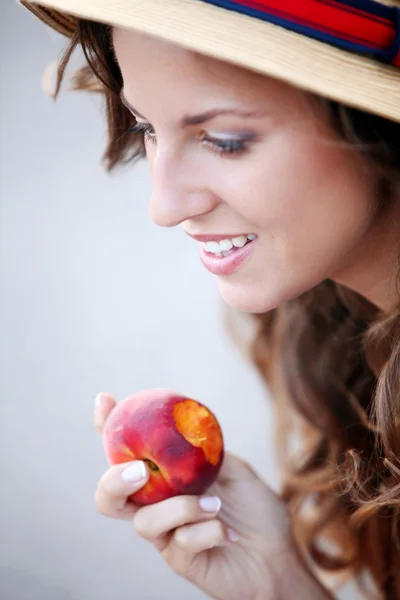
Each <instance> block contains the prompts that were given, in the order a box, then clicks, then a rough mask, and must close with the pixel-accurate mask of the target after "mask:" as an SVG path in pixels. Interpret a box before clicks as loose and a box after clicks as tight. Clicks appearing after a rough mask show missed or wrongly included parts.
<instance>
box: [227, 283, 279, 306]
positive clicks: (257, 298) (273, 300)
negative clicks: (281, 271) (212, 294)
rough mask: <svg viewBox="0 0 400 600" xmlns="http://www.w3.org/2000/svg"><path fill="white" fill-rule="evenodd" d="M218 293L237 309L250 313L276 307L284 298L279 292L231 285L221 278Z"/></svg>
mask: <svg viewBox="0 0 400 600" xmlns="http://www.w3.org/2000/svg"><path fill="white" fill-rule="evenodd" d="M218 288H219V293H220V294H221V297H222V299H223V300H224V301H225V302H226V304H228V305H229V306H231V307H232V308H235V309H237V310H240V311H242V312H245V313H251V314H262V313H265V312H268V311H270V310H273V309H274V308H277V307H278V306H280V305H281V304H283V302H285V300H286V299H282V298H281V297H280V296H279V294H278V293H277V292H276V290H275V292H272V290H271V293H270V294H268V290H254V289H252V288H251V287H248V288H247V287H245V286H231V285H229V284H227V283H226V282H223V281H221V280H219V281H218Z"/></svg>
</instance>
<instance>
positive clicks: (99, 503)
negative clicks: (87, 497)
mask: <svg viewBox="0 0 400 600" xmlns="http://www.w3.org/2000/svg"><path fill="white" fill-rule="evenodd" d="M94 503H95V506H96V510H97V512H98V513H100V514H101V515H103V516H107V511H106V508H105V506H104V502H103V499H102V493H101V488H100V486H98V487H97V489H96V491H95V493H94Z"/></svg>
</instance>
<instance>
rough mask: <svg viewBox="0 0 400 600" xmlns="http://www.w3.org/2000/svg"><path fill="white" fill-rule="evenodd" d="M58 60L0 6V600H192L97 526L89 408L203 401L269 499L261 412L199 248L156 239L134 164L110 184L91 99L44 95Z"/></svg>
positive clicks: (25, 20) (16, 12)
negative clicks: (126, 400) (132, 401)
mask: <svg viewBox="0 0 400 600" xmlns="http://www.w3.org/2000/svg"><path fill="white" fill-rule="evenodd" d="M62 47H63V40H62V39H60V37H59V36H57V35H54V34H53V33H51V32H50V31H48V30H47V28H45V27H44V26H42V25H41V24H40V23H38V22H36V20H35V19H34V18H33V17H32V16H31V15H30V14H29V13H27V12H25V11H24V10H23V9H22V8H21V7H19V6H18V5H17V4H16V3H15V2H13V0H6V1H5V0H2V2H1V5H0V82H1V88H0V273H1V280H0V281H1V283H0V285H1V294H0V331H1V336H0V360H1V379H0V394H1V405H0V406H1V408H0V410H1V414H0V443H1V448H0V450H1V455H0V456H1V459H0V460H1V493H0V511H1V512H0V515H1V516H0V526H1V536H0V597H1V599H2V600H22V599H23V600H33V599H35V600H36V599H40V600H46V599H51V600H112V599H115V598H128V599H130V600H133V599H134V600H166V599H171V600H179V599H182V600H183V599H184V600H197V599H200V598H204V596H203V594H201V593H200V592H199V591H197V590H196V589H195V588H194V587H193V586H191V585H190V584H189V583H187V582H186V581H184V580H183V579H181V578H179V577H177V576H176V575H174V574H173V573H172V572H171V571H170V570H169V568H168V567H167V566H166V565H165V564H164V562H163V561H162V559H161V558H160V557H159V555H158V554H157V553H156V551H155V550H154V549H153V548H152V547H151V546H150V545H148V544H146V543H145V542H143V541H142V540H141V539H139V538H138V537H137V536H136V534H135V532H134V530H133V528H132V527H131V526H130V525H129V523H126V522H123V523H121V522H117V521H112V520H108V519H106V518H104V517H101V516H99V515H98V514H97V513H96V511H95V508H94V502H93V494H94V489H95V486H96V482H97V480H98V478H99V477H100V475H101V474H102V472H103V471H104V470H105V469H106V468H107V463H106V460H105V457H104V453H103V451H102V447H101V443H100V441H99V439H98V438H97V435H96V433H95V432H94V430H93V427H92V406H93V401H94V398H95V395H96V393H97V392H98V391H110V392H112V393H114V394H115V395H116V396H117V398H118V399H122V398H123V397H124V396H126V395H127V394H129V393H132V392H134V391H137V390H140V389H144V388H151V387H169V388H172V389H175V390H177V391H180V392H182V393H185V394H188V395H191V396H192V397H195V398H198V399H199V400H202V401H204V402H205V403H206V404H208V405H209V406H210V407H211V408H212V409H213V410H214V411H215V413H216V414H217V416H218V418H219V420H220V422H221V424H222V427H223V430H224V433H225V441H226V447H227V449H228V450H230V451H233V452H235V453H237V454H239V455H241V456H242V457H243V458H245V459H247V460H249V461H250V462H251V463H252V465H253V466H254V467H255V468H256V469H257V470H258V471H259V473H260V474H261V475H262V476H263V477H264V478H265V479H266V481H268V482H269V483H270V484H271V485H272V486H276V473H275V470H274V456H273V450H272V448H273V444H272V439H271V437H272V436H271V432H272V426H273V422H272V413H271V405H270V402H269V401H268V398H267V391H266V390H265V388H264V385H263V383H262V382H261V380H260V378H259V377H258V375H257V374H256V373H255V371H254V369H253V367H252V366H251V365H250V364H248V363H246V362H245V361H244V360H243V359H242V357H241V356H240V354H239V352H238V351H237V350H236V348H235V347H234V346H233V345H232V343H231V341H230V340H229V337H228V335H227V334H226V333H225V331H224V328H223V325H222V320H221V314H222V302H221V300H220V299H219V296H218V292H217V289H216V285H215V281H214V279H213V276H211V275H210V274H209V273H208V272H207V271H205V269H204V267H203V266H202V265H201V263H200V260H199V258H198V255H197V252H198V250H197V245H196V243H195V242H193V241H192V240H190V239H189V238H187V237H186V235H185V234H184V233H183V232H182V230H181V229H173V230H164V229H160V228H158V227H156V226H154V225H153V224H152V223H151V221H150V218H149V216H148V206H147V202H148V198H149V194H150V180H149V174H148V170H147V166H146V164H145V163H144V162H142V163H140V164H139V165H138V166H137V167H135V168H134V169H129V170H126V171H124V172H119V173H116V174H115V175H113V176H110V175H108V174H106V173H105V172H104V171H103V170H102V167H101V165H100V155H101V151H102V149H103V146H104V141H105V129H104V119H103V115H102V108H101V105H100V104H99V103H98V101H97V99H96V98H93V97H89V95H87V94H82V93H69V92H68V91H67V90H66V87H64V92H63V93H62V94H61V96H60V98H59V100H58V101H57V103H56V104H54V103H53V102H52V101H51V100H50V99H49V98H48V97H46V96H45V95H44V94H43V92H42V90H41V86H40V80H41V76H42V73H43V71H44V69H45V67H46V66H47V65H48V63H49V62H50V61H52V60H53V59H55V58H56V57H57V56H58V54H59V52H60V50H61V48H62ZM348 597H349V598H350V597H352V598H354V597H355V596H353V595H351V596H348Z"/></svg>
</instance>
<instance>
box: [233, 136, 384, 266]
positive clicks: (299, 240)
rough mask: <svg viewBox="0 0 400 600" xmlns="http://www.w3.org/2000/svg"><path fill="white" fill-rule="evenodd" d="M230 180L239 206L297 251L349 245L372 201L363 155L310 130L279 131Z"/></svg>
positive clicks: (365, 219)
mask: <svg viewBox="0 0 400 600" xmlns="http://www.w3.org/2000/svg"><path fill="white" fill-rule="evenodd" d="M250 182H251V183H250ZM230 186H231V188H232V198H233V199H234V202H235V209H236V210H237V211H238V212H240V213H241V215H242V216H243V217H244V218H245V219H246V220H247V221H248V222H251V223H253V224H255V225H256V226H257V230H258V231H265V232H266V233H269V234H270V235H271V236H272V237H273V238H274V239H275V240H277V242H276V243H280V244H281V246H283V247H286V250H287V251H289V250H290V253H291V254H293V253H295V254H296V255H297V257H298V253H299V251H300V250H301V249H302V248H303V249H304V251H305V252H306V253H307V252H316V251H317V250H318V249H319V250H321V251H323V250H324V249H325V250H326V251H328V252H329V249H331V251H333V252H335V251H336V250H340V251H342V250H343V249H344V247H347V246H348V245H349V244H350V245H351V243H352V241H356V239H357V237H358V236H359V235H361V233H362V232H363V231H364V230H365V227H366V226H367V225H368V219H369V217H370V214H371V204H372V203H373V202H372V199H371V186H370V185H369V184H368V176H367V172H366V167H365V163H364V161H362V159H361V158H360V157H359V156H358V155H356V154H355V153H354V152H351V151H350V150H343V149H342V148H340V147H339V146H338V144H337V143H335V142H333V141H325V142H324V141H323V140H321V139H318V138H315V139H310V137H309V136H303V137H302V136H300V135H298V136H293V135H292V136H287V138H285V137H284V136H281V137H278V138H277V139H276V140H275V141H272V142H271V144H270V145H269V147H268V148H267V151H264V153H261V152H260V153H259V155H256V156H254V159H253V161H251V160H250V159H249V161H248V169H247V172H246V173H245V174H244V173H243V172H241V171H240V170H238V176H237V177H232V178H231V180H230ZM281 249H282V248H281ZM314 258H315V256H314Z"/></svg>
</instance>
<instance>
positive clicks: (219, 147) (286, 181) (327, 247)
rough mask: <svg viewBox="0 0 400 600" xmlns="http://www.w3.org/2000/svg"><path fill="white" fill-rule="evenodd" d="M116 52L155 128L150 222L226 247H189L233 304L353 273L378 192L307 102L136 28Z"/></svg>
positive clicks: (269, 298)
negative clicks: (178, 226) (354, 260)
mask: <svg viewBox="0 0 400 600" xmlns="http://www.w3.org/2000/svg"><path fill="white" fill-rule="evenodd" d="M114 45H115V51H116V56H117V60H118V62H119V65H120V68H121V71H122V75H123V79H124V89H123V96H124V99H125V101H126V102H127V103H128V104H129V105H130V106H131V107H134V108H132V109H131V110H132V112H133V113H134V115H135V117H136V119H137V121H138V123H139V124H142V125H143V126H146V127H147V129H148V133H147V134H146V136H145V137H146V150H147V157H148V161H149V165H150V169H151V176H152V183H153V193H152V198H151V202H150V212H151V216H152V219H153V220H154V222H155V223H156V224H158V225H160V226H163V227H173V226H175V225H182V227H183V228H184V230H185V231H186V232H187V233H188V234H190V235H195V236H205V239H207V240H214V242H219V241H220V240H221V239H223V240H228V242H225V244H222V248H221V245H220V246H219V247H218V246H216V244H211V245H210V247H209V248H208V250H206V249H205V248H203V245H202V243H200V242H198V241H194V240H191V242H192V243H197V244H199V249H200V255H201V256H202V257H203V261H204V263H205V264H206V265H207V268H209V269H210V270H211V271H212V272H214V273H215V274H216V277H217V281H218V286H219V289H220V293H221V295H222V297H223V298H224V300H225V301H226V302H227V303H228V304H230V305H232V306H235V307H237V308H239V309H241V310H243V311H247V312H254V313H257V312H264V311H267V310H270V309H272V308H275V307H276V306H278V305H280V304H282V303H283V302H285V301H286V300H289V299H291V298H294V297H295V296H298V295H299V294H301V293H303V292H305V291H307V290H308V289H310V288H312V287H314V286H315V285H317V284H318V283H320V282H321V281H322V280H324V279H326V278H331V279H334V278H335V277H337V278H338V279H340V275H341V273H342V272H344V270H346V269H347V270H348V269H349V268H351V262H352V259H353V258H352V257H355V256H357V254H359V252H360V247H362V243H363V240H364V237H365V236H366V235H367V233H368V230H369V227H370V226H371V221H372V218H373V210H372V208H373V205H374V200H373V198H374V193H373V192H374V190H373V188H374V186H373V185H372V184H371V180H370V177H369V176H368V171H367V168H366V165H365V164H364V162H363V160H362V159H361V157H360V156H359V155H358V154H357V153H356V152H354V151H353V150H350V149H349V147H346V146H345V144H344V143H340V142H339V140H338V139H335V137H334V135H333V133H332V132H331V131H330V130H329V128H328V125H327V123H326V122H325V119H324V116H323V114H322V109H321V108H320V106H319V105H317V104H316V102H315V101H314V100H313V99H311V97H307V96H306V95H305V94H304V93H303V92H300V91H298V90H297V89H295V88H293V87H292V86H289V85H287V84H284V83H280V82H278V81H276V80H274V79H271V78H267V77H264V76H260V75H257V74H255V73H252V72H249V71H246V70H243V69H241V68H238V67H236V66H233V65H228V64H225V63H222V62H219V61H216V60H214V59H211V58H207V57H203V56H200V55H197V54H194V53H192V52H189V51H187V50H184V49H181V48H179V47H177V46H174V45H170V44H168V43H165V42H162V41H159V40H156V39H154V38H151V37H147V36H144V35H142V34H137V33H134V32H132V31H126V30H122V29H116V30H115V31H114ZM314 102H315V104H314ZM214 111H215V112H214ZM213 112H214V114H213ZM217 112H218V113H219V114H217ZM204 113H209V114H208V118H204V117H203V118H201V117H198V115H204ZM197 117H198V118H197ZM189 119H192V120H191V121H189ZM248 235H250V237H251V239H252V238H253V236H256V237H255V239H252V241H251V240H249V239H248V238H246V237H243V238H242V237H241V236H248ZM233 238H238V239H236V240H233V241H234V245H233V248H231V249H230V250H229V248H230V245H231V244H232V239H233ZM246 239H247V244H246V245H245V246H244V247H243V243H244V241H245V240H246ZM235 244H236V245H235ZM209 250H213V251H214V252H217V253H218V254H219V256H218V254H217V255H215V254H214V253H212V252H209ZM222 251H224V252H228V255H226V256H224V255H222V254H221V252H222Z"/></svg>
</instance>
